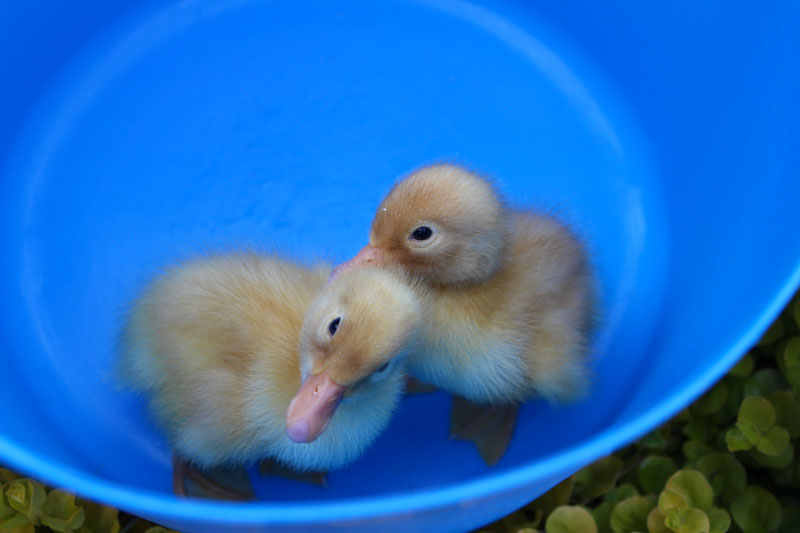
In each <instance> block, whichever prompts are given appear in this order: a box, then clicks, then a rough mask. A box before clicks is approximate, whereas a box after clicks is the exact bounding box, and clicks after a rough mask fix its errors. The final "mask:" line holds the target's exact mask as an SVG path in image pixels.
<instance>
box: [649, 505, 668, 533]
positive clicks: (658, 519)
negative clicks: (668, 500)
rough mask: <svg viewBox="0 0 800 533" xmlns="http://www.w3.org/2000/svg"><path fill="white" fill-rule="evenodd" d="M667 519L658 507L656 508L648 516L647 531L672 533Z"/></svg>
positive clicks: (650, 532)
mask: <svg viewBox="0 0 800 533" xmlns="http://www.w3.org/2000/svg"><path fill="white" fill-rule="evenodd" d="M665 522H666V517H665V516H664V515H663V514H662V513H661V511H660V510H659V509H658V507H654V508H653V510H652V511H650V514H649V515H647V531H648V533H672V531H670V529H669V528H668V527H667V525H666V523H665Z"/></svg>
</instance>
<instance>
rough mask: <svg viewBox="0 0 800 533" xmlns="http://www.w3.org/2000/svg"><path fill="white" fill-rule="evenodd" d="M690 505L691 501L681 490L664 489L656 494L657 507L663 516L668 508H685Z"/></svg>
mask: <svg viewBox="0 0 800 533" xmlns="http://www.w3.org/2000/svg"><path fill="white" fill-rule="evenodd" d="M691 506H692V502H691V501H690V500H689V498H688V497H687V496H686V495H685V494H683V493H681V492H677V491H674V490H671V489H664V490H662V491H661V494H659V496H658V509H659V511H661V514H663V515H665V516H666V514H667V512H668V511H669V510H670V509H680V510H686V509H689V508H690V507H691Z"/></svg>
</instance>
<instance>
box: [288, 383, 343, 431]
mask: <svg viewBox="0 0 800 533" xmlns="http://www.w3.org/2000/svg"><path fill="white" fill-rule="evenodd" d="M345 391H347V387H344V386H342V385H339V384H337V383H334V382H333V380H332V379H331V378H329V377H328V375H327V374H326V373H325V372H322V373H320V374H317V375H316V376H310V377H308V378H307V379H306V380H305V381H304V382H303V384H302V385H301V386H300V390H299V391H297V394H296V395H295V397H294V399H293V400H292V403H290V404H289V409H288V410H287V411H286V430H287V432H288V433H289V438H290V439H291V440H292V441H294V442H313V441H314V440H315V439H316V438H317V437H319V436H320V435H321V434H322V432H323V431H325V428H326V427H328V422H330V420H331V417H332V416H333V413H334V412H335V411H336V408H337V407H338V406H339V402H340V401H342V396H344V393H345Z"/></svg>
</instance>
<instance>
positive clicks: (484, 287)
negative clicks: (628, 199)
mask: <svg viewBox="0 0 800 533" xmlns="http://www.w3.org/2000/svg"><path fill="white" fill-rule="evenodd" d="M368 264H372V265H382V266H384V267H391V268H398V267H399V268H401V269H403V270H404V271H405V272H406V273H407V275H408V276H409V277H410V278H411V279H413V280H416V281H417V282H418V283H419V284H420V285H422V286H424V287H425V289H426V293H427V299H426V300H425V301H426V306H428V307H429V308H430V315H429V318H428V319H427V320H426V322H425V323H424V325H423V331H422V333H421V334H420V344H419V349H418V350H417V351H416V352H415V353H414V354H413V355H412V356H411V357H409V359H408V365H409V371H410V373H411V374H412V375H413V376H415V377H416V378H419V379H420V380H422V381H425V382H428V383H431V384H433V385H436V386H438V387H440V388H442V389H444V390H446V391H448V392H450V393H453V394H456V395H459V396H462V397H464V398H466V399H468V400H470V401H471V402H473V403H477V404H483V405H486V406H492V405H494V406H498V405H501V406H502V405H506V406H510V408H511V409H512V411H513V413H514V414H511V415H507V414H502V413H501V414H499V415H498V412H496V411H492V410H491V409H489V410H487V411H486V413H491V414H490V415H489V416H493V417H495V418H497V417H498V416H499V417H500V418H503V419H504V420H508V421H510V422H509V424H510V428H508V427H506V428H503V430H502V432H503V433H504V435H503V436H501V437H500V438H497V439H494V441H496V442H497V443H499V444H493V446H494V449H492V450H489V451H485V450H481V453H482V455H483V456H484V458H489V459H487V462H494V461H496V460H497V459H499V457H500V455H502V452H503V451H504V449H505V446H506V444H504V442H505V443H507V442H508V439H509V438H510V431H511V428H513V424H514V415H515V412H516V411H515V409H516V408H515V406H516V405H517V404H518V403H519V402H521V401H524V400H526V399H529V398H531V397H534V396H539V397H542V398H544V399H546V400H548V401H550V402H553V403H563V402H568V401H571V400H574V399H576V398H578V397H579V396H580V395H581V394H582V393H583V392H584V391H585V390H586V388H587V386H588V369H587V366H586V362H587V361H586V359H587V357H586V356H587V351H588V347H587V341H586V337H587V334H588V330H589V327H590V324H591V321H592V300H593V289H594V284H593V276H592V272H591V269H590V267H589V261H588V256H587V254H586V251H585V249H584V247H583V246H582V243H581V242H580V241H579V240H578V239H577V238H576V237H575V235H574V234H573V233H572V232H571V231H570V230H569V228H568V227H567V226H565V225H564V224H562V223H560V222H559V221H557V220H556V219H555V218H554V217H551V216H548V215H545V214H541V213H535V212H532V211H524V210H515V209H511V208H509V207H508V206H507V205H506V203H505V202H504V201H503V200H502V199H501V198H500V196H499V194H498V193H497V192H496V191H495V189H494V187H493V186H492V184H491V183H490V182H488V181H487V180H485V179H483V178H482V177H480V176H477V175H476V174H474V173H472V172H469V171H467V170H466V169H463V168H461V167H458V166H455V165H434V166H430V167H424V168H422V169H420V170H418V171H416V172H414V173H412V174H411V175H409V176H408V177H406V178H404V179H403V180H401V181H399V182H398V183H397V184H396V185H395V187H394V188H393V189H392V190H391V192H390V193H389V194H388V195H387V197H386V198H384V200H383V201H382V202H381V204H380V206H379V207H378V210H377V212H376V215H375V218H374V219H373V222H372V228H371V231H370V238H369V244H368V245H367V246H366V247H365V248H364V249H363V250H362V251H361V252H359V254H358V255H357V256H356V257H355V258H353V259H351V260H350V261H348V262H347V263H344V264H343V265H341V266H339V267H337V269H336V270H335V271H334V277H335V276H336V275H340V274H343V273H346V272H349V271H351V270H353V269H355V268H357V267H359V266H363V265H368ZM486 413H484V414H486ZM473 415H474V416H473ZM479 415H480V413H478V414H475V413H470V414H469V415H468V416H464V415H463V413H455V412H454V414H453V420H455V419H460V420H469V419H470V418H475V417H477V418H480V416H479ZM479 430H480V428H478V433H476V431H475V428H472V429H470V430H469V432H468V433H469V434H471V436H470V437H469V438H470V440H475V441H476V443H478V441H481V442H484V443H485V442H492V439H487V438H485V435H480V434H479ZM452 433H453V434H454V435H463V434H464V432H463V431H461V430H460V429H459V428H458V427H454V429H453V431H452ZM479 448H480V445H479Z"/></svg>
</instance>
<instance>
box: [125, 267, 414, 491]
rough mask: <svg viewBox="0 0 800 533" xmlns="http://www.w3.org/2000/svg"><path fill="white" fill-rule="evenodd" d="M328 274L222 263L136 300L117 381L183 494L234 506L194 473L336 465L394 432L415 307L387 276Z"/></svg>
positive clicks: (187, 270)
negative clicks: (168, 452)
mask: <svg viewBox="0 0 800 533" xmlns="http://www.w3.org/2000/svg"><path fill="white" fill-rule="evenodd" d="M329 272H330V269H329V268H328V267H326V266H325V265H318V266H315V267H313V268H303V267H300V266H297V265H295V264H292V263H289V262H287V261H284V260H281V259H279V258H276V257H268V256H261V255H257V254H254V253H240V254H232V255H218V256H212V257H205V258H199V259H194V260H190V261H188V262H186V263H183V264H180V265H177V266H173V267H172V268H169V269H168V270H166V272H165V273H164V274H162V275H161V276H159V277H157V278H156V279H155V280H153V281H152V282H151V283H150V285H149V286H148V287H147V288H146V290H145V291H144V292H143V294H142V295H141V296H140V297H139V298H138V299H137V300H136V301H134V302H133V305H132V309H131V312H130V315H129V317H128V320H127V323H126V324H125V327H124V330H123V332H122V335H121V339H120V340H121V342H120V346H121V354H120V358H119V362H118V363H119V371H120V373H121V377H122V378H123V380H124V382H125V383H126V384H127V385H128V386H130V387H131V388H133V389H135V390H137V391H140V392H141V393H143V394H144V395H146V396H147V397H148V398H149V409H150V412H151V413H152V415H153V417H154V418H155V420H156V421H157V422H158V423H159V424H160V425H161V427H162V428H163V429H164V430H165V431H166V433H167V436H168V438H169V441H170V443H171V445H172V447H173V451H174V464H175V474H174V488H175V492H176V493H177V494H179V495H185V494H186V492H185V486H184V479H183V478H184V476H185V475H188V477H190V478H191V479H192V480H194V481H195V482H197V481H198V479H200V480H202V481H203V484H202V486H203V487H204V488H205V489H207V491H208V492H211V493H212V494H214V495H215V496H218V497H222V498H237V499H238V496H239V495H238V494H236V493H231V491H226V490H224V488H222V487H219V486H218V485H214V484H213V482H211V481H210V480H208V479H207V478H206V479H203V476H202V474H199V472H198V471H197V469H201V470H205V469H209V468H212V467H217V466H223V465H226V466H237V465H246V464H248V463H251V462H254V461H257V460H262V459H272V460H274V461H277V462H278V463H280V464H283V465H286V466H288V467H290V468H292V469H295V470H298V471H327V470H331V469H336V468H341V467H343V466H345V465H347V464H349V463H351V462H352V461H354V460H355V459H356V458H357V457H358V456H359V455H360V454H361V453H362V452H363V451H364V450H365V449H366V448H367V447H368V446H369V444H370V443H371V442H372V441H374V440H375V438H376V437H377V436H378V435H379V434H380V433H381V431H382V430H383V429H384V428H385V427H386V425H387V423H388V421H389V419H390V417H391V415H392V413H393V411H394V409H395V406H396V404H397V402H398V399H399V398H400V396H401V395H402V393H403V386H404V375H405V371H404V364H403V361H402V359H403V356H404V350H405V347H406V345H408V344H409V343H410V342H411V341H412V340H413V338H414V336H415V334H416V331H417V329H418V327H419V316H420V315H419V308H418V307H419V303H418V301H417V298H416V296H415V294H414V292H413V291H411V290H410V288H409V287H408V286H407V285H406V284H405V283H403V282H402V280H400V278H398V276H396V275H392V273H390V272H389V271H387V270H384V269H377V268H372V269H370V268H367V269H359V270H358V271H354V272H351V273H348V274H347V275H342V276H341V277H340V278H339V279H338V280H336V282H334V283H330V284H328V283H327V278H328V275H329Z"/></svg>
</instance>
